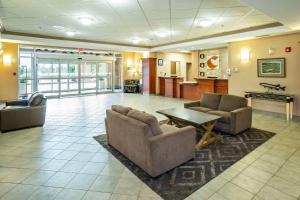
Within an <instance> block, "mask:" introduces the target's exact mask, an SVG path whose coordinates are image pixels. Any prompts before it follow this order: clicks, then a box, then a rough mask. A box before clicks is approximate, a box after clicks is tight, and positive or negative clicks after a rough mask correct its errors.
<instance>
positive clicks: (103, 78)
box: [19, 50, 122, 97]
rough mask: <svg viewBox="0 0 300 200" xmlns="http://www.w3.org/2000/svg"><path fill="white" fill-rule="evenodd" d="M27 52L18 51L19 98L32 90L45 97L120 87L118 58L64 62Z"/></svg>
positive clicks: (108, 90) (63, 60) (104, 90)
mask: <svg viewBox="0 0 300 200" xmlns="http://www.w3.org/2000/svg"><path fill="white" fill-rule="evenodd" d="M28 52H29V51H28V50H27V51H24V52H23V51H22V50H20V66H19V95H20V96H27V95H29V94H31V93H32V92H33V91H36V90H38V91H40V92H42V93H44V94H45V95H46V96H48V97H60V96H66V95H79V94H97V93H103V92H114V91H115V89H117V90H118V91H120V89H121V88H122V87H121V84H122V80H120V79H122V74H121V73H122V69H121V68H122V65H120V64H119V63H117V62H116V60H117V61H118V62H120V58H119V59H112V58H109V59H107V60H101V59H100V60H96V59H95V60H88V59H80V60H79V59H75V58H74V59H70V58H66V59H64V58H63V56H61V55H59V56H57V58H56V57H55V56H53V55H51V56H49V58H47V56H45V55H39V54H36V53H34V52H31V53H28ZM115 63H117V65H115ZM116 68H118V69H116ZM119 68H120V69H119ZM114 73H115V75H114Z"/></svg>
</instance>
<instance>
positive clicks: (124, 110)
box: [111, 105, 132, 115]
mask: <svg viewBox="0 0 300 200" xmlns="http://www.w3.org/2000/svg"><path fill="white" fill-rule="evenodd" d="M111 109H112V110H113V111H115V112H117V113H120V114H122V115H127V114H128V112H129V111H130V110H132V108H130V107H126V106H121V105H112V106H111Z"/></svg>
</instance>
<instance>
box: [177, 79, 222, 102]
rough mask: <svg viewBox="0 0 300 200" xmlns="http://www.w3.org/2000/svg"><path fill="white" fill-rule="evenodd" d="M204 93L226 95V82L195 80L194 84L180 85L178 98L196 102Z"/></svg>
mask: <svg viewBox="0 0 300 200" xmlns="http://www.w3.org/2000/svg"><path fill="white" fill-rule="evenodd" d="M205 92H211V93H220V94H228V80H227V79H205V78H195V82H181V83H180V95H179V96H180V98H183V99H190V100H198V99H200V98H201V97H202V94H203V93H205Z"/></svg>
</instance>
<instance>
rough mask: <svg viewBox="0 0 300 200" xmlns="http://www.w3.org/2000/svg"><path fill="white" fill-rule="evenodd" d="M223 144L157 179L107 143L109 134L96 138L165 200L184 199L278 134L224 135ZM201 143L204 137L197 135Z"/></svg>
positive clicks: (246, 132)
mask: <svg viewBox="0 0 300 200" xmlns="http://www.w3.org/2000/svg"><path fill="white" fill-rule="evenodd" d="M220 135H221V138H222V139H221V141H219V142H216V143H213V144H210V145H208V146H207V147H205V148H203V149H201V150H196V157H195V158H194V159H193V160H190V161H189V162H187V163H185V164H183V165H181V166H179V167H176V168H175V169H173V170H171V171H169V172H167V173H164V174H162V175H160V176H158V177H156V178H152V177H151V176H149V175H148V174H147V173H146V172H145V171H144V170H142V169H141V168H139V167H138V166H136V165H135V164H134V163H133V162H131V161H130V160H129V159H127V158H126V157H125V156H124V155H122V154H121V153H120V152H119V151H117V150H116V149H114V148H113V147H112V146H110V145H108V144H107V138H106V135H99V136H96V137H94V138H95V140H97V141H98V142H99V143H100V144H101V145H102V146H103V147H104V148H106V149H107V150H108V151H109V152H110V153H111V154H112V155H114V156H115V157H116V158H117V159H118V160H119V161H120V162H122V163H123V164H124V165H125V166H126V167H127V168H128V169H129V170H130V171H131V172H133V173H134V174H135V175H136V176H137V177H139V178H140V179H141V180H142V181H143V182H144V183H145V184H146V185H148V186H149V187H150V188H151V189H152V190H153V191H155V192H156V193H157V194H158V195H160V196H161V197H162V198H163V199H165V200H182V199H184V198H186V197H188V196H189V195H191V194H192V193H193V192H195V191H196V190H198V189H199V188H201V187H202V186H203V185H205V184H206V183H207V182H209V181H210V180H211V179H213V178H214V177H216V176H218V175H219V174H220V173H222V172H223V171H224V170H225V169H227V168H228V167H230V166H231V165H233V164H234V163H235V162H237V161H238V160H240V159H241V158H242V157H244V156H245V155H247V154H248V153H250V152H251V151H253V150H254V149H255V148H257V147H258V146H260V145H261V144H263V143H264V142H266V141H267V140H268V139H270V138H271V137H272V136H273V135H275V134H274V133H271V132H267V131H263V130H259V129H255V128H252V129H249V130H247V131H245V132H243V133H241V134H239V135H237V136H233V135H228V134H224V133H220ZM197 137H198V138H197V141H198V140H199V137H201V136H200V134H197Z"/></svg>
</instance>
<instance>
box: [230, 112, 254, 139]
mask: <svg viewBox="0 0 300 200" xmlns="http://www.w3.org/2000/svg"><path fill="white" fill-rule="evenodd" d="M230 113H231V130H232V133H233V134H238V133H240V132H241V131H244V130H246V129H248V128H251V125H252V108H251V107H243V108H238V109H236V110H233V111H231V112H230Z"/></svg>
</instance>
